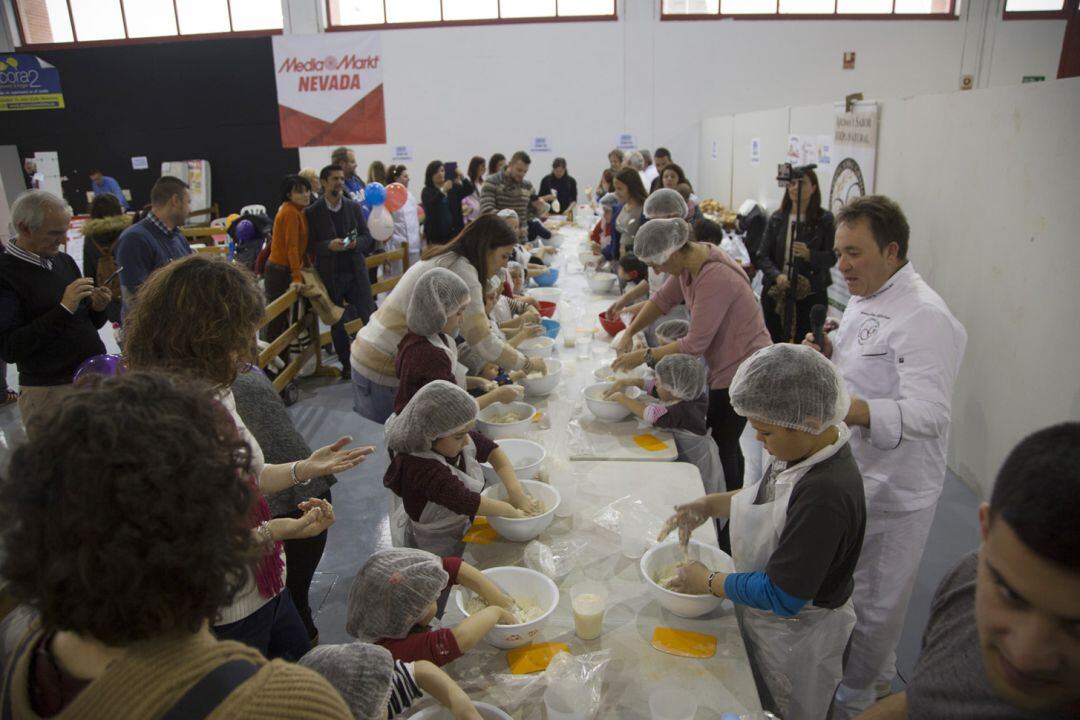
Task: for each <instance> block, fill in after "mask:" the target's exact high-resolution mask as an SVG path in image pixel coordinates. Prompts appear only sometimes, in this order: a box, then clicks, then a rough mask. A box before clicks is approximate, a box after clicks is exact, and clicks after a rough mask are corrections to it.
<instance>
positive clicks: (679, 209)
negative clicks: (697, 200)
mask: <svg viewBox="0 0 1080 720" xmlns="http://www.w3.org/2000/svg"><path fill="white" fill-rule="evenodd" d="M642 212H644V213H645V217H647V218H649V219H650V220H651V219H653V218H685V217H686V213H687V212H689V209H688V208H687V206H686V201H685V200H683V196H682V195H680V194H679V191H678V190H672V189H671V188H660V189H659V190H657V191H656V192H654V193H652V194H651V195H649V197H647V198H645V205H644V206H643V207H642Z"/></svg>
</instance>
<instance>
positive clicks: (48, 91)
mask: <svg viewBox="0 0 1080 720" xmlns="http://www.w3.org/2000/svg"><path fill="white" fill-rule="evenodd" d="M62 107H64V93H63V91H62V90H61V89H60V71H59V70H57V69H56V68H55V67H53V66H52V65H50V64H49V63H47V62H45V61H44V60H42V59H41V58H39V57H37V56H36V55H22V54H18V53H12V54H7V55H0V111H7V110H58V109H60V108H62Z"/></svg>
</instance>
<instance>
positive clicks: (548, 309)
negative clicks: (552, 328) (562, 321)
mask: <svg viewBox="0 0 1080 720" xmlns="http://www.w3.org/2000/svg"><path fill="white" fill-rule="evenodd" d="M537 304H538V305H539V306H540V308H539V310H540V316H541V317H546V318H549V317H555V308H556V307H558V305H557V304H556V303H553V302H548V301H547V300H540V301H538V302H537Z"/></svg>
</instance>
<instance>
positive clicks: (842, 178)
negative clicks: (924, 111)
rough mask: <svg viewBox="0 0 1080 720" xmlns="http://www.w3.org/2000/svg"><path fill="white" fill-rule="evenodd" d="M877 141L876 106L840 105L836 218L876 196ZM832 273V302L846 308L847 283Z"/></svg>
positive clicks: (833, 191)
mask: <svg viewBox="0 0 1080 720" xmlns="http://www.w3.org/2000/svg"><path fill="white" fill-rule="evenodd" d="M877 138H878V106H877V103H859V104H858V105H857V106H856V107H855V108H853V109H852V111H851V112H846V111H845V108H844V106H843V105H838V106H837V108H836V124H835V125H834V130H833V138H832V148H831V154H832V158H831V159H832V161H833V163H834V168H833V176H832V183H831V187H830V188H829V210H831V211H832V213H833V214H834V215H835V214H836V212H837V211H838V210H840V208H842V207H843V206H844V205H846V204H847V203H848V202H850V201H851V200H853V199H855V198H857V197H862V196H863V195H872V194H873V193H874V171H875V169H876V167H877ZM832 274H833V284H832V285H831V286H830V287H829V299H830V301H831V302H832V303H833V304H834V305H836V306H838V307H841V308H843V307H845V306H846V305H847V301H848V298H849V297H850V295H849V294H848V291H847V283H845V282H844V278H843V276H842V275H841V274H840V271H839V270H838V269H837V268H836V267H835V266H834V267H833V269H832Z"/></svg>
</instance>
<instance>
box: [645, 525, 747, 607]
mask: <svg viewBox="0 0 1080 720" xmlns="http://www.w3.org/2000/svg"><path fill="white" fill-rule="evenodd" d="M686 550H687V554H688V555H689V556H690V559H691V560H700V561H701V562H702V564H704V565H705V567H707V568H709V570H719V571H720V572H724V573H732V572H735V564H734V563H733V562H732V561H731V556H730V555H728V554H727V553H726V552H724V551H723V550H721V549H720V548H717V547H712V546H711V545H706V544H704V543H700V542H698V541H697V540H691V541H690V545H689V547H688V548H687V549H686ZM682 559H683V558H682V551H680V550H679V541H678V540H677V539H676V540H668V541H667V542H663V543H660V544H659V545H655V546H653V547H652V548H650V549H649V550H648V551H647V552H646V553H645V554H644V555H643V556H642V557H641V574H642V575H644V576H645V584H646V585H647V586H648V588H649V594H650V595H652V596H653V598H655V599H656V601H657V602H658V603H660V605H661V606H662V607H663V608H664V609H665V610H667V611H668V612H671V613H673V614H675V615H678V616H679V617H684V618H695V617H700V616H702V615H705V614H707V613H710V612H712V611H713V610H715V609H716V608H718V607H720V603H721V602H723V600H721V599H720V598H718V597H716V596H715V595H686V594H683V593H677V592H674V591H672V590H666V589H664V588H662V587H660V585H659V583H657V582H656V577H657V575H658V574H659V573H660V572H661V571H662V570H664V569H665V568H667V567H670V566H671V565H674V564H676V563H679V562H681V561H682Z"/></svg>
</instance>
